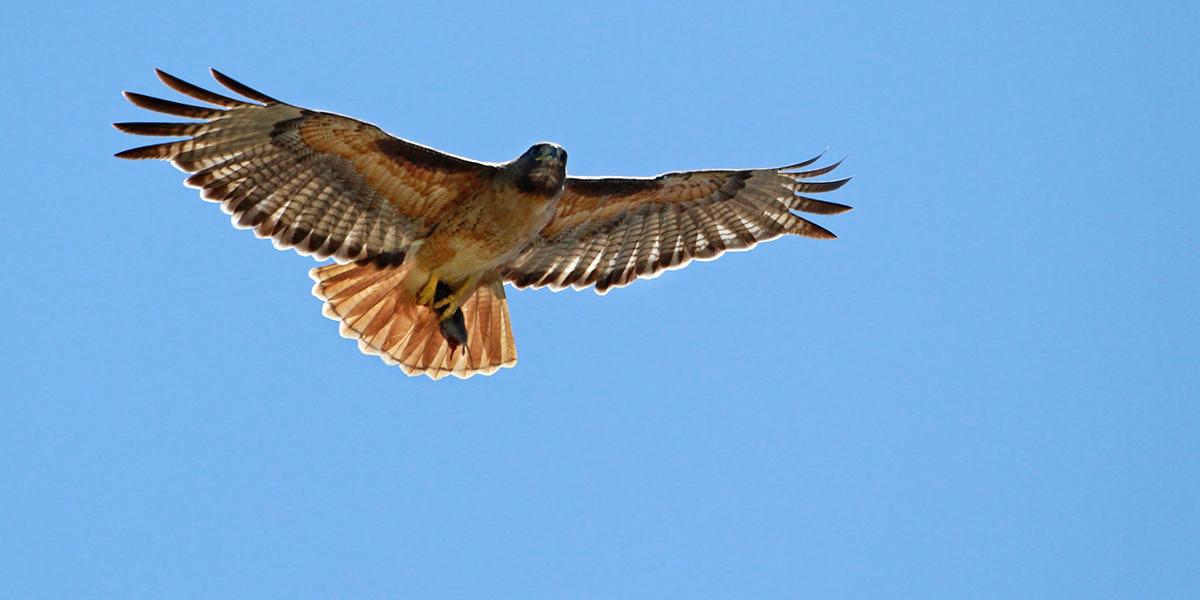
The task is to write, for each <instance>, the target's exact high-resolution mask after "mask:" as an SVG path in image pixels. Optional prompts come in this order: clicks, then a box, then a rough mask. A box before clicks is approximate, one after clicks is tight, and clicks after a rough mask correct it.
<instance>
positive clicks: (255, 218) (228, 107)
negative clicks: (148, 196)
mask: <svg viewBox="0 0 1200 600" xmlns="http://www.w3.org/2000/svg"><path fill="white" fill-rule="evenodd" d="M156 72H157V73H158V77H159V79H161V80H162V82H163V83H165V84H166V85H167V86H168V87H170V88H172V89H174V90H176V91H178V92H181V93H183V94H185V95H187V96H190V97H192V98H195V99H196V100H200V101H203V102H207V103H209V104H213V105H216V106H218V107H221V108H211V107H206V106H194V105H190V104H180V103H178V102H172V101H169V100H162V99H159V98H153V97H150V96H144V95H142V94H135V93H132V92H126V93H125V97H126V98H127V99H128V100H129V101H130V102H132V103H133V104H135V105H137V106H140V107H142V108H145V109H148V110H152V111H156V112H160V113H166V114H168V115H175V116H179V117H188V118H194V119H203V121H201V122H187V123H115V124H114V125H113V126H114V127H116V128H117V129H119V130H120V131H123V132H126V133H132V134H135V135H156V136H169V137H183V138H185V139H182V140H178V141H172V142H165V143H160V144H153V145H150V146H143V147H140V148H133V149H131V150H126V151H124V152H119V153H117V155H116V156H118V157H120V158H131V159H151V158H152V159H161V160H169V161H171V162H172V163H173V164H174V165H175V166H176V167H179V168H180V169H182V170H184V171H186V172H189V173H192V174H193V175H192V176H190V177H188V178H187V180H186V181H185V182H184V183H185V184H186V185H188V186H191V187H196V188H200V190H201V192H200V195H201V197H203V198H204V199H206V200H211V201H213V202H220V203H221V208H222V209H223V210H224V211H225V212H226V213H229V214H230V215H232V220H233V224H234V226H236V227H238V228H242V229H247V228H253V229H254V232H255V234H256V235H258V236H259V237H269V238H271V239H272V240H273V241H274V243H275V245H276V246H277V247H278V248H281V249H283V248H295V249H296V250H297V251H298V252H300V253H301V254H306V255H307V254H311V255H313V256H315V257H317V258H321V259H323V258H327V257H329V256H333V257H334V258H335V259H337V260H338V261H339V262H347V261H357V260H365V259H375V260H377V261H379V262H380V264H396V263H399V262H402V261H403V259H404V253H405V251H406V250H407V249H408V247H409V245H410V244H411V243H412V242H413V241H414V240H416V239H420V238H421V237H424V235H426V234H427V233H428V231H429V230H430V229H431V228H432V227H433V226H434V225H435V224H436V222H437V219H438V217H439V215H441V214H442V213H443V212H444V211H445V209H446V208H447V207H448V206H450V205H452V204H453V203H455V202H457V201H459V200H461V199H463V198H465V197H469V196H470V195H471V194H472V193H473V192H474V190H477V189H479V188H481V187H482V186H483V185H486V183H487V181H488V179H489V178H490V175H491V173H492V171H494V170H495V169H496V167H495V166H493V165H488V164H484V163H478V162H474V161H470V160H467V159H464V158H459V157H456V156H452V155H449V154H445V153H442V152H439V151H437V150H434V149H432V148H427V147H425V146H421V145H418V144H414V143H412V142H408V141H405V140H401V139H398V138H395V137H392V136H390V135H388V134H386V133H384V132H383V131H382V130H381V129H379V128H378V127H376V126H374V125H371V124H369V123H364V122H362V121H357V120H355V119H351V118H349V117H343V116H340V115H335V114H331V113H325V112H318V111H312V110H308V109H304V108H300V107H297V106H292V105H290V104H286V103H283V102H280V101H278V100H276V99H274V98H271V97H270V96H267V95H265V94H263V93H261V92H258V91H255V90H253V89H251V88H249V87H247V86H245V85H243V84H241V83H238V82H237V81H234V80H233V79H231V78H229V77H228V76H226V75H223V74H221V73H219V72H218V71H216V70H215V69H214V70H212V76H213V78H214V79H216V80H217V81H218V82H220V83H221V84H222V85H224V86H225V87H227V88H229V89H230V90H233V91H234V92H236V93H238V94H241V95H242V96H245V97H246V98H248V99H250V100H254V101H257V102H258V103H255V102H249V101H245V100H240V99H235V98H230V97H226V96H223V95H221V94H217V93H214V92H211V91H208V90H206V89H203V88H200V87H197V86H195V85H192V84H190V83H187V82H185V81H183V80H180V79H178V78H176V77H173V76H171V75H168V74H167V73H164V72H162V71H156Z"/></svg>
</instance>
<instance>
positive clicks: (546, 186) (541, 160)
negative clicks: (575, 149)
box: [510, 143, 567, 196]
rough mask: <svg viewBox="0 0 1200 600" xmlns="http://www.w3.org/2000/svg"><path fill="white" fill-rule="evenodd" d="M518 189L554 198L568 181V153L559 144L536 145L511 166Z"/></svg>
mask: <svg viewBox="0 0 1200 600" xmlns="http://www.w3.org/2000/svg"><path fill="white" fill-rule="evenodd" d="M510 169H512V172H513V181H514V182H515V183H516V185H517V189H519V190H521V191H522V192H524V193H527V194H544V195H547V196H553V195H555V194H557V193H558V192H559V191H561V190H562V187H563V183H564V182H565V181H566V179H567V151H566V150H563V149H562V147H560V146H558V145H557V144H549V143H541V144H534V145H533V146H531V147H530V148H529V149H528V150H526V151H525V153H524V154H522V155H521V156H520V157H519V158H517V160H515V161H513V162H512V164H511V165H510Z"/></svg>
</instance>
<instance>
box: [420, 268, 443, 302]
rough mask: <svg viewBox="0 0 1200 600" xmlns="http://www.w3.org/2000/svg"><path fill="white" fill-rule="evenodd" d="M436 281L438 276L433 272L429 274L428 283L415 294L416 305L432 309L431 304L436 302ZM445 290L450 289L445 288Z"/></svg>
mask: <svg viewBox="0 0 1200 600" xmlns="http://www.w3.org/2000/svg"><path fill="white" fill-rule="evenodd" d="M438 281H439V279H438V274H437V271H436V270H435V271H434V272H432V273H430V274H429V281H426V282H425V286H424V287H422V288H421V291H420V292H417V304H420V305H421V306H428V307H429V308H433V303H434V301H435V300H436V296H437V291H438ZM446 289H450V288H449V287H447V288H446Z"/></svg>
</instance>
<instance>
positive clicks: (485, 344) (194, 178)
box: [114, 69, 850, 379]
mask: <svg viewBox="0 0 1200 600" xmlns="http://www.w3.org/2000/svg"><path fill="white" fill-rule="evenodd" d="M157 73H158V77H159V79H161V80H162V82H163V83H164V84H166V85H167V86H168V87H170V88H172V89H174V90H176V91H178V92H181V93H183V94H185V95H187V96H190V97H192V98H194V99H196V100H200V101H202V102H205V103H207V104H211V105H214V106H215V107H219V108H215V107H209V106H196V105H192V104H181V103H178V102H172V101H169V100H162V99H159V98H154V97H150V96H145V95H142V94H136V93H133V92H125V97H126V98H127V99H128V100H129V101H130V102H132V103H133V104H135V105H137V106H139V107H142V108H145V109H148V110H152V111H156V112H160V113H166V114H168V115H175V116H178V117H185V118H192V119H197V120H198V121H193V122H183V123H116V124H114V126H115V127H116V128H117V129H118V130H120V131H123V132H125V133H131V134H135V135H152V136H167V137H176V138H183V139H180V140H177V141H169V142H164V143H159V144H153V145H150V146H143V147H140V148H133V149H131V150H126V151H124V152H120V153H117V155H116V156H117V157H120V158H130V159H161V160H169V161H171V163H172V164H174V165H175V166H176V167H178V168H180V169H182V170H183V171H186V172H188V173H191V176H190V177H188V178H187V180H186V181H185V182H184V183H185V184H186V185H188V186H189V187H194V188H198V189H200V195H201V197H203V198H204V199H205V200H210V201H213V202H219V203H221V208H222V209H223V210H224V211H225V212H226V213H228V214H230V215H232V221H233V224H234V226H235V227H238V228H241V229H253V230H254V233H255V235H257V236H259V237H264V238H270V239H271V240H272V241H273V242H274V244H275V246H276V247H277V248H280V249H285V248H294V249H296V250H297V251H298V252H300V253H301V254H304V255H311V256H313V257H315V258H317V259H322V260H323V259H326V258H330V257H332V258H333V259H334V261H335V264H330V265H327V266H322V267H317V268H315V269H313V270H312V271H311V273H310V276H311V277H312V279H313V280H314V281H315V282H316V285H315V286H314V287H313V294H315V295H316V296H317V297H318V298H320V299H322V300H324V301H325V305H324V311H323V312H324V314H325V315H326V316H327V317H329V318H331V319H334V320H336V321H339V322H340V323H341V333H342V335H343V336H345V337H348V338H354V339H357V340H358V345H359V348H360V349H361V350H362V351H363V352H364V353H366V354H377V355H379V356H380V357H381V358H382V359H383V360H384V361H386V362H388V363H390V364H399V365H400V368H401V369H403V370H404V372H405V373H407V374H409V375H416V374H424V375H428V376H430V377H432V378H434V379H439V378H441V377H444V376H446V375H455V376H457V377H461V378H466V377H470V376H471V375H474V374H476V373H485V374H490V373H493V372H495V371H496V370H497V369H499V368H500V367H511V366H513V365H514V364H515V363H516V362H517V351H516V346H515V344H514V342H513V336H512V326H511V323H510V321H509V317H508V304H507V301H506V300H505V297H504V284H505V283H509V284H511V285H513V286H515V287H517V288H526V287H534V288H537V287H550V288H551V289H562V288H566V287H572V288H575V289H583V288H586V287H592V288H593V289H595V290H596V292H598V293H600V294H603V293H605V292H607V291H608V290H609V289H610V288H613V287H620V286H624V285H627V284H629V283H630V282H632V281H633V280H635V279H637V278H639V277H653V276H654V275H657V274H658V273H659V272H661V271H663V270H665V269H675V268H680V267H683V266H685V265H687V264H688V263H689V262H691V261H692V260H693V259H701V260H703V259H712V258H715V257H717V256H719V255H721V254H722V253H724V252H725V251H727V250H747V249H749V248H753V247H754V246H755V245H756V244H758V243H759V242H763V241H767V240H772V239H775V238H777V237H780V236H782V235H784V234H789V233H791V234H797V235H803V236H807V237H812V238H833V237H835V236H834V235H833V234H832V233H830V232H829V231H827V230H826V229H824V228H823V227H821V226H819V225H816V224H815V223H812V222H810V221H807V220H805V219H803V218H801V217H799V216H798V215H796V214H795V212H796V211H801V212H807V213H816V214H836V213H840V212H843V211H846V210H849V209H850V207H849V206H845V205H842V204H835V203H832V202H826V201H823V200H817V199H814V198H811V197H809V196H807V195H806V194H814V193H821V192H829V191H832V190H836V189H838V188H840V187H841V186H842V185H844V184H845V183H846V181H848V179H838V180H836V181H812V180H811V178H813V177H818V176H820V175H824V174H826V173H829V172H830V171H832V170H833V169H834V168H836V167H837V166H838V164H839V163H833V164H830V165H827V166H823V167H819V168H810V169H807V170H806V168H807V167H809V166H810V165H812V164H814V163H815V162H816V161H817V160H818V159H819V158H820V157H817V158H814V159H812V160H807V161H804V162H800V163H796V164H793V165H788V166H786V167H780V168H774V169H742V170H723V171H681V172H676V173H666V174H663V175H659V176H657V177H647V178H637V177H620V178H614V177H604V178H586V177H568V176H567V174H566V166H567V153H566V151H565V150H563V149H562V148H561V147H559V146H557V145H555V144H550V143H539V144H534V145H533V146H532V147H531V148H529V150H527V151H526V152H525V153H524V154H522V155H521V156H519V157H517V158H516V159H514V160H512V161H509V162H506V163H500V164H495V163H484V162H476V161H473V160H468V159H465V158H461V157H458V156H453V155H451V154H446V153H444V152H440V151H438V150H435V149H433V148H429V147H426V146H422V145H419V144H416V143H413V142H409V141H407V140H402V139H399V138H395V137H392V136H390V135H388V134H387V133H384V132H383V130H381V129H379V128H378V127H376V126H374V125H371V124H369V123H365V122H362V121H358V120H356V119H352V118H349V117H344V116H341V115H337V114H333V113H328V112H321V111H315V110H309V109H306V108H301V107H298V106H293V105H291V104H287V103H284V102H280V101H279V100H276V99H274V98H272V97H270V96H267V95H266V94H263V93H261V92H258V91H256V90H254V89H251V88H249V87H247V86H246V85H243V84H241V83H239V82H237V81H234V80H233V79H231V78H230V77H228V76H226V75H224V74H222V73H220V72H218V71H216V70H215V69H214V70H212V76H213V78H214V79H216V80H217V81H218V82H219V83H221V84H222V85H224V86H225V87H227V88H229V89H230V90H232V91H233V92H235V93H237V94H240V95H241V96H243V97H245V98H246V100H242V99H236V98H231V97H228V96H224V95H221V94H218V93H215V92H211V91H209V90H206V89H204V88H200V87H197V86H195V85H193V84H190V83H187V82H185V81H183V80H181V79H178V78H176V77H173V76H171V75H169V74H167V73H164V72H162V71H157ZM839 162H840V161H839Z"/></svg>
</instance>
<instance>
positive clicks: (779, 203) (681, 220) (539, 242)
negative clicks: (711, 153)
mask: <svg viewBox="0 0 1200 600" xmlns="http://www.w3.org/2000/svg"><path fill="white" fill-rule="evenodd" d="M819 158H820V157H819V156H818V157H817V158H813V159H812V160H808V161H804V162H801V163H797V164H794V165H789V166H786V167H781V168H778V169H753V170H741V171H687V172H679V173H666V174H663V175H659V176H658V177H653V178H575V177H572V178H568V179H567V183H566V189H565V190H564V191H563V195H562V198H561V199H560V200H559V204H558V207H557V209H556V211H555V213H554V216H553V217H552V218H551V220H550V222H549V223H548V224H547V225H546V227H545V228H544V229H543V230H542V231H541V233H540V236H539V237H538V238H537V239H536V240H535V241H534V243H533V245H531V246H530V247H529V248H527V249H526V250H524V251H523V252H521V253H520V254H518V255H517V256H516V257H515V258H514V259H513V260H512V261H510V262H509V263H508V265H506V267H505V270H504V276H505V279H506V280H507V281H509V282H511V283H512V284H513V285H515V286H517V287H519V288H520V287H543V286H549V287H550V288H552V289H562V288H566V287H573V288H575V289H582V288H585V287H588V286H595V288H596V291H597V292H598V293H601V294H603V293H605V292H607V291H608V289H609V288H612V287H620V286H624V285H628V284H629V283H631V282H632V281H633V280H635V279H637V278H638V277H653V276H655V275H657V274H658V273H659V272H661V271H663V270H665V269H673V268H674V269H678V268H681V267H683V266H685V265H687V264H688V263H689V262H691V261H692V260H693V259H697V260H711V259H713V258H716V257H717V256H720V255H721V254H723V253H724V252H726V251H730V250H748V249H750V248H753V247H754V246H755V245H757V244H758V243H759V242H765V241H767V240H773V239H775V238H777V237H780V236H782V235H784V234H788V233H794V234H797V235H803V236H808V237H813V238H833V237H836V236H834V235H833V234H832V233H830V232H829V231H828V230H826V229H825V228H823V227H821V226H819V225H817V224H815V223H812V222H811V221H808V220H806V219H803V218H801V217H799V216H797V215H796V214H795V213H794V212H793V211H802V212H808V213H816V214H837V213H840V212H844V211H847V210H850V207H849V206H845V205H842V204H835V203H832V202H825V201H822V200H817V199H815V198H810V197H808V196H805V195H804V194H810V193H820V192H829V191H833V190H836V189H838V188H840V187H842V186H843V185H845V183H846V182H847V181H849V178H846V179H839V180H836V181H808V179H809V178H812V177H817V176H820V175H823V174H825V173H828V172H830V171H832V170H833V169H835V168H836V167H837V166H838V164H840V162H841V161H839V162H837V163H834V164H832V165H829V166H825V167H821V168H816V169H810V170H801V169H804V168H805V167H807V166H809V165H811V164H813V163H815V162H816V161H817V160H818V159H819Z"/></svg>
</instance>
